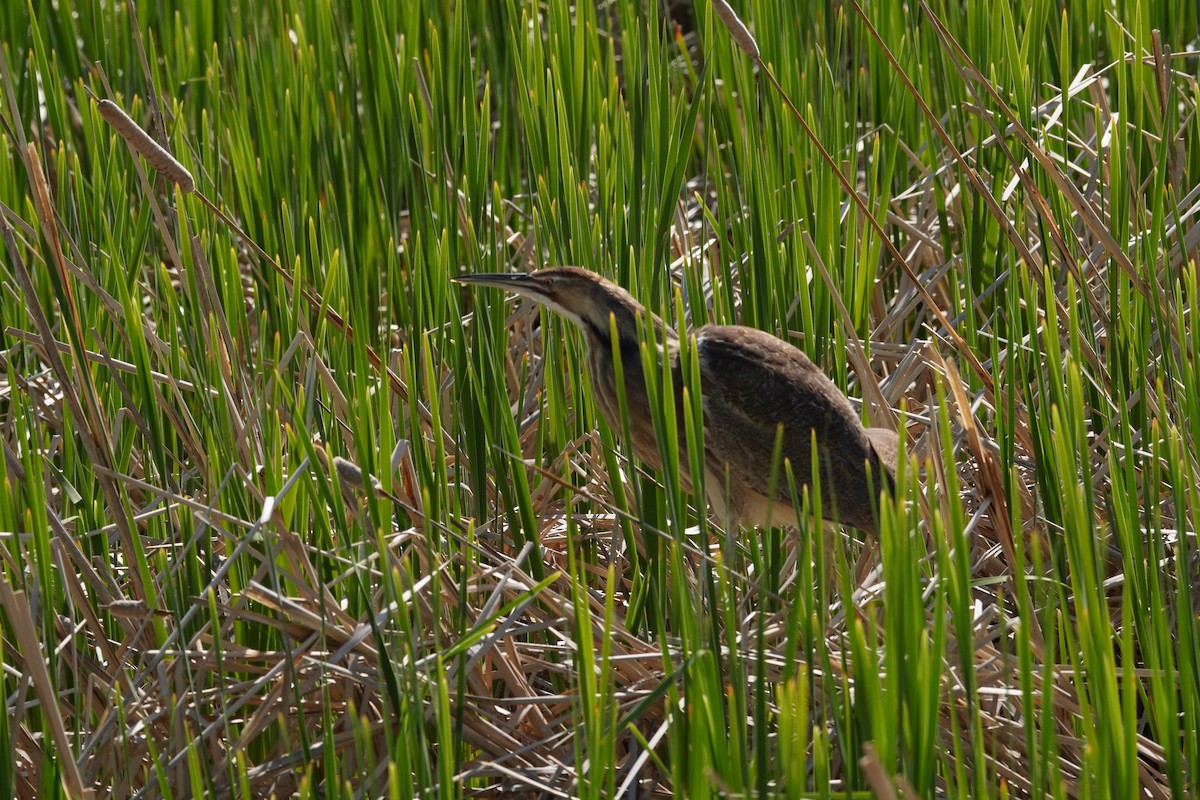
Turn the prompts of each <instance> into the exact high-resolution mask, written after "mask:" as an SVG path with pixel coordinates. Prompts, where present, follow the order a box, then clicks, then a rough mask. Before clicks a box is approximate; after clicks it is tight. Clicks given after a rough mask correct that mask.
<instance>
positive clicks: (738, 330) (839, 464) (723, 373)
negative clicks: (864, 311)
mask: <svg viewBox="0 0 1200 800" xmlns="http://www.w3.org/2000/svg"><path fill="white" fill-rule="evenodd" d="M695 341H696V348H697V353H698V356H699V361H700V372H701V380H702V382H703V386H702V388H703V392H704V425H705V430H704V437H705V438H704V443H705V450H706V451H707V455H708V457H709V462H710V468H713V469H714V470H715V471H717V472H718V474H720V472H721V471H723V470H724V469H728V470H729V477H730V479H731V480H737V481H740V482H741V483H743V484H744V485H746V486H747V487H748V488H750V489H752V490H754V491H755V492H758V493H759V494H763V495H766V494H768V489H769V484H770V477H771V467H772V457H773V454H774V449H775V442H776V436H777V435H778V434H777V431H778V429H779V426H780V425H782V426H783V442H782V456H783V457H784V458H786V459H788V460H789V461H790V462H791V468H792V474H793V476H794V477H795V481H796V485H797V486H798V487H799V486H801V485H804V484H808V483H810V482H811V472H812V447H811V442H812V432H813V431H816V442H817V448H818V452H819V454H820V456H821V459H822V461H821V463H822V464H823V465H824V469H823V471H822V475H821V483H822V486H825V487H828V488H827V489H826V490H825V491H827V492H829V491H836V486H834V485H831V484H836V483H838V482H840V480H841V478H842V477H843V476H853V475H858V476H861V475H862V474H863V464H864V461H868V460H870V461H875V460H876V459H873V458H872V455H873V452H872V445H871V441H870V439H869V438H868V437H867V433H866V431H865V430H864V429H863V427H862V424H861V422H860V421H859V419H858V415H857V414H855V412H854V409H853V408H852V407H851V405H850V402H849V401H848V400H847V399H846V397H845V395H843V394H842V393H841V391H839V390H838V388H837V386H835V385H834V383H833V381H831V380H830V379H829V377H828V376H826V375H825V373H824V372H822V371H821V370H820V369H819V368H818V367H817V366H816V365H815V364H813V363H812V362H811V361H810V360H809V359H808V357H807V356H805V355H804V353H803V352H801V351H800V350H798V349H797V348H795V347H793V346H792V345H790V344H788V343H787V342H784V341H782V340H781V339H778V338H776V337H774V336H771V335H770V334H768V333H765V332H763V331H759V330H756V329H753V328H744V327H741V326H725V325H721V326H706V327H704V328H701V329H699V330H698V331H697V332H696V339H695ZM781 468H782V467H781ZM859 480H861V477H860V478H859ZM776 487H777V489H776V496H777V497H778V498H779V499H780V500H782V501H784V502H790V492H789V487H788V484H787V480H786V477H785V475H784V473H782V472H779V473H778V478H777V482H776Z"/></svg>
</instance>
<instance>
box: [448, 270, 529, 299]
mask: <svg viewBox="0 0 1200 800" xmlns="http://www.w3.org/2000/svg"><path fill="white" fill-rule="evenodd" d="M450 280H452V281H454V282H455V283H465V284H467V285H468V286H484V287H488V288H492V289H503V290H504V291H506V292H516V293H517V294H520V295H525V296H526V297H541V296H543V295H544V294H545V291H544V287H543V286H542V284H541V283H540V282H539V281H537V280H535V279H534V278H533V276H531V275H529V274H528V273H525V272H477V273H475V274H469V275H456V276H455V277H453V278H451V279H450Z"/></svg>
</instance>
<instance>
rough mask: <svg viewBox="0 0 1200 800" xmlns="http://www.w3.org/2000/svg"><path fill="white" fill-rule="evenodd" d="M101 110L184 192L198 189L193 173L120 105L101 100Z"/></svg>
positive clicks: (122, 135)
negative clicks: (152, 137) (151, 136)
mask: <svg viewBox="0 0 1200 800" xmlns="http://www.w3.org/2000/svg"><path fill="white" fill-rule="evenodd" d="M99 110H100V116H102V117H104V120H105V121H106V122H107V123H108V124H109V125H112V126H113V128H115V129H116V131H117V133H119V134H121V138H122V139H124V140H125V141H126V142H127V143H128V144H129V146H130V147H132V148H133V149H134V150H135V151H137V152H138V153H140V154H141V156H142V158H144V159H146V160H147V161H149V162H150V166H152V167H154V168H155V169H156V170H158V172H159V174H160V175H162V176H163V177H164V178H166V179H167V180H169V181H171V182H172V183H174V184H175V185H176V186H178V187H179V190H180V191H181V192H183V193H184V194H191V193H192V192H194V191H196V181H195V180H194V179H193V178H192V173H190V172H188V171H187V168H186V167H184V166H183V164H180V163H179V161H178V160H176V158H175V156H173V155H171V154H170V153H168V152H167V151H166V150H164V149H163V148H162V146H161V145H160V144H159V143H158V142H156V141H154V140H153V139H151V138H150V134H148V133H146V131H144V130H142V126H141V125H138V124H137V123H136V122H134V121H133V118H132V117H130V116H129V115H128V114H126V113H125V112H124V110H122V109H121V107H120V106H118V105H117V104H116V103H114V102H113V101H111V100H101V101H100V103H99Z"/></svg>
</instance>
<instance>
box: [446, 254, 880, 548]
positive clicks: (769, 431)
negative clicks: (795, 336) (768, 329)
mask: <svg viewBox="0 0 1200 800" xmlns="http://www.w3.org/2000/svg"><path fill="white" fill-rule="evenodd" d="M455 280H456V281H458V282H460V283H468V284H473V285H476V286H490V287H495V288H498V289H506V290H508V291H510V292H515V293H516V294H519V295H522V296H524V297H528V298H530V299H532V300H536V301H537V302H538V303H541V304H542V305H544V306H546V307H547V308H550V309H551V310H553V311H556V312H557V313H559V314H561V315H563V316H564V317H566V318H567V319H569V320H571V322H573V323H575V324H576V325H577V326H579V328H580V329H582V330H583V333H584V335H585V337H586V338H587V353H588V371H589V373H590V374H591V380H592V385H593V387H594V389H595V396H596V403H597V405H598V406H599V407H600V412H601V414H603V416H604V418H605V420H606V421H607V422H608V424H609V425H611V426H612V427H613V430H614V431H617V432H618V433H619V432H621V431H622V430H623V426H622V421H621V415H620V411H619V405H618V403H619V395H618V390H617V385H616V370H615V369H614V367H613V341H612V336H611V328H610V322H609V320H610V318H612V319H615V321H616V335H617V343H616V344H617V349H618V351H619V353H620V355H621V361H622V366H623V369H622V372H623V374H624V382H625V386H624V392H625V402H626V410H627V412H628V422H629V436H630V437H631V439H632V441H630V442H629V444H630V446H631V447H632V448H633V452H634V454H635V455H636V456H637V457H638V458H640V459H641V460H642V461H644V462H646V463H647V464H648V465H649V466H651V467H653V468H658V467H659V466H660V458H659V448H658V441H657V439H656V437H655V434H654V425H653V420H652V417H651V412H650V404H649V403H650V401H649V398H648V397H647V391H646V382H645V377H644V375H643V371H642V368H641V356H640V355H639V342H638V324H637V321H636V320H637V318H638V317H639V316H640V317H641V318H642V320H643V323H642V324H643V325H645V326H653V328H654V330H655V336H656V339H657V340H658V341H659V342H663V343H664V344H663V345H662V346H660V353H661V357H663V358H667V359H670V361H671V374H672V375H673V376H674V378H673V382H674V387H675V395H676V403H680V402H681V401H682V392H683V379H682V371H681V370H680V369H679V339H678V336H677V335H676V333H675V332H674V331H673V330H672V329H671V327H670V326H668V325H665V324H664V323H663V322H662V320H660V319H659V318H658V317H657V316H655V315H654V314H651V313H649V312H647V311H646V309H645V308H644V307H643V306H642V304H641V303H639V302H638V301H637V300H635V299H634V297H633V295H631V294H630V293H629V292H627V291H625V290H624V289H622V288H621V287H620V286H618V285H616V284H615V283H613V282H612V281H610V280H608V279H606V278H603V277H601V276H599V275H597V274H595V273H593V272H589V271H587V270H584V269H579V268H576V267H552V268H550V269H543V270H540V271H538V272H534V273H531V274H520V273H514V274H479V275H463V276H461V277H457V278H455ZM690 335H691V337H692V338H693V340H694V342H695V348H696V353H697V357H698V361H699V364H700V390H701V395H702V409H703V413H704V464H705V476H704V489H705V495H706V497H707V499H708V502H709V503H710V504H711V505H712V507H713V511H714V512H715V513H716V514H717V516H718V517H720V518H721V519H722V521H723V522H724V523H725V524H726V525H737V524H741V525H747V526H751V527H755V526H761V525H765V524H767V523H768V520H770V522H771V523H773V524H776V525H788V524H793V525H794V524H795V523H796V516H795V511H794V506H793V504H792V498H791V489H790V485H789V483H788V481H787V480H785V479H782V478H778V479H777V481H776V483H777V488H776V491H775V492H774V494H773V495H771V494H769V492H770V489H769V483H770V477H771V473H772V467H773V458H774V454H775V443H776V437H777V436H778V435H779V434H778V430H779V426H780V425H782V427H783V432H782V445H783V448H782V455H783V458H785V459H787V460H789V461H790V462H791V469H792V475H793V477H794V479H795V485H796V486H797V488H799V487H801V486H804V485H808V484H810V483H811V482H812V463H813V461H812V442H813V440H814V436H813V435H814V433H815V441H816V447H817V454H818V463H819V464H820V465H821V493H822V496H823V497H824V498H826V499H825V501H824V502H823V504H822V505H823V508H824V512H825V516H826V518H827V519H837V520H841V521H842V522H845V523H848V524H850V525H853V526H855V527H856V528H859V529H860V530H862V531H864V532H866V533H871V534H873V533H875V531H876V524H875V519H876V515H875V508H876V500H877V498H878V493H877V492H878V490H879V489H881V488H882V489H890V488H891V484H892V476H893V475H894V473H895V462H896V452H897V449H898V447H897V445H898V439H897V435H896V433H895V432H894V431H890V430H887V429H884V428H870V429H867V428H864V427H863V425H862V423H861V422H860V421H859V418H858V415H857V414H855V412H854V409H853V408H852V407H851V405H850V402H849V401H848V400H847V399H846V397H845V395H843V394H842V393H841V392H840V391H839V390H838V388H837V386H835V385H834V383H833V381H831V380H830V379H829V378H828V377H827V376H826V375H825V373H823V372H822V371H821V370H820V369H818V368H817V366H816V365H815V364H813V363H812V361H810V360H809V359H808V357H807V356H806V355H805V354H804V353H803V352H801V351H800V350H798V349H797V348H795V347H793V346H792V345H790V344H788V343H787V342H785V341H783V340H782V339H779V338H777V337H775V336H772V335H771V334H769V333H765V332H763V331H760V330H756V329H754V328H746V327H742V326H740V325H705V326H703V327H701V328H698V329H696V330H695V331H693V332H692V333H691V334H690ZM678 416H679V419H680V420H681V422H680V425H681V427H682V419H683V415H682V413H680V414H679V415H678ZM685 441H686V436H685V433H684V431H683V430H682V429H681V430H680V432H679V442H680V447H681V448H685V447H686V445H685V444H684V442H685ZM689 463H690V462H689V461H688V458H687V454H686V452H684V453H681V457H680V467H681V470H683V475H682V477H683V481H684V488H685V489H686V490H688V491H689V492H690V491H691V489H692V486H691V476H690V475H689V474H688V473H687V471H686V470H687V465H688V464H689ZM778 474H779V475H782V474H783V473H782V471H778Z"/></svg>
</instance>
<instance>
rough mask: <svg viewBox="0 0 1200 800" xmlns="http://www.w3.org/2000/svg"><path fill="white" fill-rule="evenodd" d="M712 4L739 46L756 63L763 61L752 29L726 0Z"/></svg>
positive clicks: (715, 0)
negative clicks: (751, 31)
mask: <svg viewBox="0 0 1200 800" xmlns="http://www.w3.org/2000/svg"><path fill="white" fill-rule="evenodd" d="M712 4H713V10H714V11H716V12H717V16H718V17H720V18H721V22H722V23H724V25H725V29H726V30H728V31H729V35H730V36H732V37H733V41H734V42H735V43H737V46H738V47H740V48H742V50H743V51H744V52H745V53H746V55H748V56H750V57H751V58H752V59H754V60H755V61H756V62H760V61H762V57H761V56H760V55H759V53H758V42H756V41H754V36H753V34H751V33H750V29H749V28H747V27H746V24H745V23H744V22H742V20H741V18H740V17H739V16H738V15H737V13H736V12H734V10H733V7H732V6H730V5H729V3H727V2H726V1H725V0H712Z"/></svg>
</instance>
